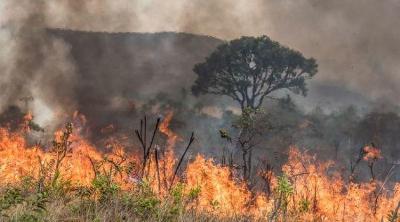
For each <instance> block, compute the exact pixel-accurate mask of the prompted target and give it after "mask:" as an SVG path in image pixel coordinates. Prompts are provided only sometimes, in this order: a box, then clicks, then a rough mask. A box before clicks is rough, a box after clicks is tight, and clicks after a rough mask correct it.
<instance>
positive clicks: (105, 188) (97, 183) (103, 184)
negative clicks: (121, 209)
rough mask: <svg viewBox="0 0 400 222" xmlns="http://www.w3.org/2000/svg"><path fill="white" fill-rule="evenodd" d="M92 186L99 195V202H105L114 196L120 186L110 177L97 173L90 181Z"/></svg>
mask: <svg viewBox="0 0 400 222" xmlns="http://www.w3.org/2000/svg"><path fill="white" fill-rule="evenodd" d="M92 185H93V188H94V190H95V192H96V193H97V194H98V196H99V200H100V202H105V201H107V200H109V199H110V198H112V197H113V196H115V195H116V194H117V193H118V191H119V190H120V187H119V186H118V184H116V183H114V182H113V181H112V180H111V178H110V177H107V176H104V175H98V176H96V178H94V180H93V181H92Z"/></svg>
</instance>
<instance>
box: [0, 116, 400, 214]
mask: <svg viewBox="0 0 400 222" xmlns="http://www.w3.org/2000/svg"><path fill="white" fill-rule="evenodd" d="M171 119H172V113H169V114H168V115H167V116H166V118H165V119H164V121H163V122H162V123H161V125H160V131H161V132H162V133H163V134H165V135H167V136H168V140H167V149H166V152H165V153H164V154H163V155H164V156H162V157H159V163H158V164H159V166H158V167H157V166H156V159H155V158H153V157H152V158H150V162H149V164H148V166H147V167H148V169H149V170H148V172H149V173H148V175H147V178H146V179H147V180H148V181H149V183H150V185H151V187H152V189H153V190H154V191H155V192H156V193H158V194H159V195H160V198H163V197H164V196H165V195H166V194H167V193H168V191H169V189H170V188H171V187H172V186H173V185H174V184H176V183H177V182H178V181H179V182H180V183H182V184H183V185H184V186H185V192H186V193H189V192H191V191H192V190H193V189H199V190H200V193H199V195H198V197H196V201H193V202H191V203H188V205H187V208H191V209H195V210H196V211H198V212H207V213H210V214H215V215H219V216H221V217H225V216H238V215H239V216H240V215H242V216H246V217H251V218H254V219H265V220H275V221H284V220H285V218H282V217H280V216H277V215H283V214H279V213H282V212H280V211H284V213H285V215H287V217H286V218H296V219H295V220H296V221H316V220H317V221H380V220H381V219H382V218H386V216H387V215H388V212H389V211H390V210H391V209H395V208H396V206H397V203H398V202H399V201H400V192H399V191H400V184H395V185H394V188H393V190H392V191H388V190H385V189H384V188H383V184H382V183H381V182H379V181H370V182H364V183H358V184H355V183H351V182H345V180H344V178H342V177H341V175H340V173H339V172H332V170H331V169H332V166H334V165H335V163H334V162H325V163H319V162H318V161H317V160H316V158H315V156H311V155H309V154H307V153H302V152H300V151H299V150H298V149H297V148H295V147H292V148H291V149H290V152H289V158H288V162H287V163H286V164H285V165H284V166H283V167H282V172H283V175H282V176H281V177H278V176H276V175H275V174H273V173H268V177H270V179H271V193H265V192H255V191H252V190H251V189H250V188H249V186H248V184H247V183H246V181H241V180H240V179H239V178H236V177H235V176H234V173H233V171H234V170H233V169H230V168H228V167H225V166H221V165H219V164H216V163H215V162H214V161H213V160H212V159H206V158H205V157H204V156H202V155H200V154H199V155H197V156H196V157H195V159H194V160H192V161H191V162H190V163H188V165H187V167H186V169H185V171H184V173H183V174H182V175H183V176H182V177H180V178H177V180H176V181H171V180H170V178H171V177H172V175H173V173H174V169H175V165H176V162H177V161H176V158H175V156H174V153H173V149H172V148H173V147H174V146H175V145H176V142H177V140H178V139H179V136H178V135H177V134H176V133H174V132H173V131H172V130H170V129H169V122H170V121H171ZM76 132H80V131H79V130H77V131H76ZM24 133H25V132H24V131H21V132H17V133H12V132H10V131H9V130H7V129H4V128H0V183H1V185H2V186H6V185H7V184H13V183H17V182H18V181H20V180H21V179H23V178H24V177H26V176H32V177H37V176H38V175H39V174H40V170H41V169H40V165H41V164H43V163H51V162H52V161H54V155H53V154H52V153H51V152H49V151H46V150H49V149H48V148H45V147H39V146H33V147H28V146H27V142H26V141H25V139H24ZM60 134H61V131H60V132H59V133H56V138H60ZM56 140H57V139H56ZM70 141H71V152H70V153H68V155H67V156H66V157H65V160H64V161H63V163H62V165H61V168H60V174H61V175H62V176H63V178H65V179H68V180H70V181H72V182H73V183H74V184H75V185H77V186H78V185H79V186H82V185H83V186H91V183H92V181H93V179H94V178H95V176H96V170H94V169H93V168H96V169H97V170H98V171H104V172H108V171H109V170H110V169H111V167H112V164H115V163H117V164H119V165H120V166H128V165H129V164H130V163H136V166H140V158H139V157H138V156H139V155H136V154H134V153H127V152H126V151H125V148H124V147H123V146H122V145H121V144H119V143H118V142H117V141H114V142H112V146H111V147H112V148H111V150H109V151H105V152H100V151H99V149H97V148H96V147H94V146H93V145H91V144H90V143H89V142H87V141H86V140H85V139H84V138H82V137H81V136H79V134H77V133H73V134H72V135H71V138H70ZM156 149H157V148H156ZM364 151H365V153H366V155H365V156H368V158H367V159H368V160H369V159H371V158H379V157H380V153H379V150H376V148H364ZM160 155H161V154H160ZM105 157H107V158H105ZM154 157H155V156H154ZM105 159H106V160H107V161H104V160H105ZM94 164H95V166H94ZM96 164H97V165H96ZM96 166H97V167H96ZM157 168H158V169H157ZM136 174H138V173H137V169H136V171H135V169H133V170H132V171H130V172H125V173H120V174H118V175H117V176H115V181H116V182H117V183H119V184H120V186H121V187H122V188H123V189H130V188H132V187H135V186H136V185H137V184H138V182H137V181H136V180H133V179H132V178H134V177H135V175H136ZM172 183H174V184H172ZM382 188H383V189H382ZM378 191H379V193H377V192H378Z"/></svg>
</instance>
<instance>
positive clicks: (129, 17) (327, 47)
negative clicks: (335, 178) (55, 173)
mask: <svg viewBox="0 0 400 222" xmlns="http://www.w3.org/2000/svg"><path fill="white" fill-rule="evenodd" d="M399 9H400V2H398V1H395V0H388V1H385V2H384V3H383V2H381V1H374V0H359V1H354V0H344V1H322V0H297V1H290V0H281V1H273V0H251V1H248V0H238V1H231V0H219V1H202V0H194V1H184V0H174V1H155V0H153V1H150V0H149V1H145V0H138V1H131V0H114V1H108V0H75V1H69V0H58V1H50V0H48V1H47V0H40V1H39V0H38V1H30V0H22V1H14V0H3V1H1V2H0V12H1V13H0V14H1V16H0V24H1V27H2V28H1V34H0V44H1V46H2V52H1V55H0V66H1V68H2V70H3V71H2V74H1V75H2V76H1V78H0V87H1V89H3V93H2V95H1V96H0V99H1V101H2V102H1V103H0V109H3V108H4V107H5V106H6V105H7V104H9V103H12V102H14V103H15V101H16V100H18V99H20V98H21V97H23V96H28V95H32V96H34V97H35V98H37V100H36V102H35V104H36V108H37V109H41V110H43V109H45V108H46V107H47V110H49V112H48V113H46V115H44V116H43V117H42V118H43V119H46V118H48V116H49V115H50V114H51V113H53V114H52V115H55V114H54V113H57V111H56V110H58V109H65V108H66V107H73V106H74V105H75V104H74V103H75V101H74V99H71V101H68V98H73V97H74V96H75V95H74V93H75V92H74V90H75V88H76V87H75V85H76V84H78V83H79V81H77V80H76V79H74V75H75V69H76V67H75V64H74V63H75V61H73V60H72V59H71V57H70V46H69V45H68V44H66V43H65V42H64V41H63V40H61V39H59V38H53V37H49V36H48V35H45V31H44V28H47V27H52V28H66V29H74V30H84V31H107V32H160V31H174V32H189V33H195V34H203V35H209V36H214V37H217V38H220V39H224V40H229V39H233V38H237V37H240V36H242V35H264V34H265V35H268V36H270V37H271V38H272V39H274V40H277V41H279V42H281V43H283V44H285V45H287V46H289V47H291V48H294V49H297V50H299V51H301V52H303V53H304V54H305V56H307V57H314V58H316V59H317V61H318V63H319V67H320V68H319V73H318V75H317V76H316V77H315V79H313V80H312V81H311V82H310V91H309V97H308V98H307V99H306V100H304V101H303V102H304V104H312V105H315V104H322V105H326V106H329V105H331V106H333V107H334V106H336V105H338V104H358V105H368V104H370V103H373V102H376V101H383V102H387V103H393V104H396V103H397V102H398V96H397V95H399V93H400V92H399V91H398V88H399V87H397V86H399V85H400V75H398V73H397V70H398V68H399V67H398V66H399V65H398V62H397V61H398V60H399V59H400V44H398V36H400V35H399V34H400V33H399V32H400V31H399V30H398V29H397V28H396V27H398V25H399V24H398V23H400V14H399V13H398V11H399ZM165 47H166V48H167V49H168V47H169V46H168V45H166V46H165ZM150 57H151V56H150ZM163 87H168V85H166V84H164V85H163ZM185 87H188V86H185ZM142 88H146V87H142ZM60 98H62V99H60ZM60 100H61V101H62V102H60ZM60 103H62V104H60ZM38 107H39V108H38ZM48 107H51V109H49V108H48ZM50 111H51V113H50Z"/></svg>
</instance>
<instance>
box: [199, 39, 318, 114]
mask: <svg viewBox="0 0 400 222" xmlns="http://www.w3.org/2000/svg"><path fill="white" fill-rule="evenodd" d="M317 70H318V65H317V64H316V61H315V60H314V59H313V58H309V59H306V58H304V57H303V55H302V54H301V53H300V52H298V51H295V50H292V49H289V48H287V47H284V46H282V45H280V44H279V43H278V42H275V41H272V40H271V39H270V38H269V37H267V36H261V37H242V38H240V39H236V40H232V41H230V42H227V43H225V44H222V45H220V46H219V47H218V48H217V49H216V50H215V51H214V52H213V53H212V54H211V55H210V56H209V57H207V58H206V61H205V62H203V63H199V64H197V65H195V67H194V68H193V71H194V72H195V73H196V74H197V80H196V81H195V83H194V85H193V86H192V93H193V94H194V95H195V96H198V95H200V94H207V93H209V94H215V95H225V96H229V97H231V98H232V99H233V100H235V101H237V102H238V103H239V104H240V107H241V108H242V110H244V109H245V108H246V107H250V108H252V109H257V108H259V107H260V106H261V104H262V103H263V100H264V99H265V98H266V97H269V96H268V95H269V94H271V93H272V92H275V91H278V90H281V89H288V90H290V91H292V92H294V93H296V94H302V95H304V96H305V95H306V93H307V88H306V80H307V79H309V78H311V77H313V76H314V75H315V74H316V73H317Z"/></svg>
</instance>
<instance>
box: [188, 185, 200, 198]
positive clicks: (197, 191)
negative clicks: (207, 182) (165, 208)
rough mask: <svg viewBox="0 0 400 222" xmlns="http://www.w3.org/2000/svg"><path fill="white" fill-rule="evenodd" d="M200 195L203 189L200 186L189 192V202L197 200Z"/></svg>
mask: <svg viewBox="0 0 400 222" xmlns="http://www.w3.org/2000/svg"><path fill="white" fill-rule="evenodd" d="M200 193H201V187H200V186H196V187H194V188H192V189H190V190H189V194H188V197H189V200H195V199H197V198H198V197H199V196H200Z"/></svg>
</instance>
